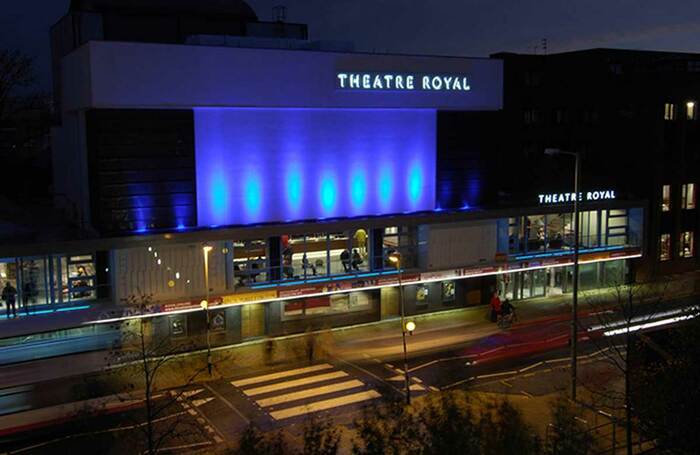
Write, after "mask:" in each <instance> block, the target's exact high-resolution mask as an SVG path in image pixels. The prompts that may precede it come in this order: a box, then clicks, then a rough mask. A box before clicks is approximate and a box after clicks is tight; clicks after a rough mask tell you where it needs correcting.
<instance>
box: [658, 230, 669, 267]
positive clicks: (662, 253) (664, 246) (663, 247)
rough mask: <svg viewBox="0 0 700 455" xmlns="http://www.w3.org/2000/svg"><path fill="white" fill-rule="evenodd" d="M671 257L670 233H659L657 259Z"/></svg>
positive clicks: (666, 259)
mask: <svg viewBox="0 0 700 455" xmlns="http://www.w3.org/2000/svg"><path fill="white" fill-rule="evenodd" d="M669 259H671V234H661V237H660V238H659V261H668V260H669Z"/></svg>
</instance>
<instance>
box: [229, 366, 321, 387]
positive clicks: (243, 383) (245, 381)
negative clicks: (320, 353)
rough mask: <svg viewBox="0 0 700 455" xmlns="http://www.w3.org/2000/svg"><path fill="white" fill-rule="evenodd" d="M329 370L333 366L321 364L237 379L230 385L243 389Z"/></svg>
mask: <svg viewBox="0 0 700 455" xmlns="http://www.w3.org/2000/svg"><path fill="white" fill-rule="evenodd" d="M329 368H333V365H329V364H327V363H322V364H320V365H312V366H310V367H304V368H295V369H294V370H285V371H280V372H278V373H270V374H265V375H262V376H255V377H252V378H245V379H239V380H236V381H231V385H233V386H236V387H245V386H247V385H252V384H258V383H260V382H267V381H274V380H276V379H283V378H288V377H290V376H297V375H300V374H305V373H313V372H316V371H322V370H327V369H329Z"/></svg>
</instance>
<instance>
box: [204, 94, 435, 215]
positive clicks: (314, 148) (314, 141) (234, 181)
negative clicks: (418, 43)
mask: <svg viewBox="0 0 700 455" xmlns="http://www.w3.org/2000/svg"><path fill="white" fill-rule="evenodd" d="M195 153H196V174H197V215H198V224H199V225H200V226H213V225H236V224H252V223H263V222H278V221H295V220H307V219H322V218H336V217H354V216H361V215H381V214H388V213H401V212H416V211H422V210H432V209H434V207H435V160H436V111H435V110H432V109H289V108H286V109H257V108H200V109H195Z"/></svg>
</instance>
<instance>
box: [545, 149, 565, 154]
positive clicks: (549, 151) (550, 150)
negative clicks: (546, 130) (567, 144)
mask: <svg viewBox="0 0 700 455" xmlns="http://www.w3.org/2000/svg"><path fill="white" fill-rule="evenodd" d="M561 153H562V151H561V150H559V149H556V148H546V149H544V154H545V155H547V156H555V155H561Z"/></svg>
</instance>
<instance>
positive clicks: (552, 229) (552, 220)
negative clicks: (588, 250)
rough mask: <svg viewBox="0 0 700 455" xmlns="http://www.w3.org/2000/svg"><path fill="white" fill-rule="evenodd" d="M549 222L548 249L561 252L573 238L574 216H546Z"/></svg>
mask: <svg viewBox="0 0 700 455" xmlns="http://www.w3.org/2000/svg"><path fill="white" fill-rule="evenodd" d="M546 220H547V233H546V234H547V249H548V250H561V249H563V248H565V247H567V246H572V247H573V242H571V243H569V242H570V241H571V240H572V238H571V237H573V226H572V225H571V220H572V215H571V214H570V213H556V214H554V213H553V214H550V215H547V216H546Z"/></svg>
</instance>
